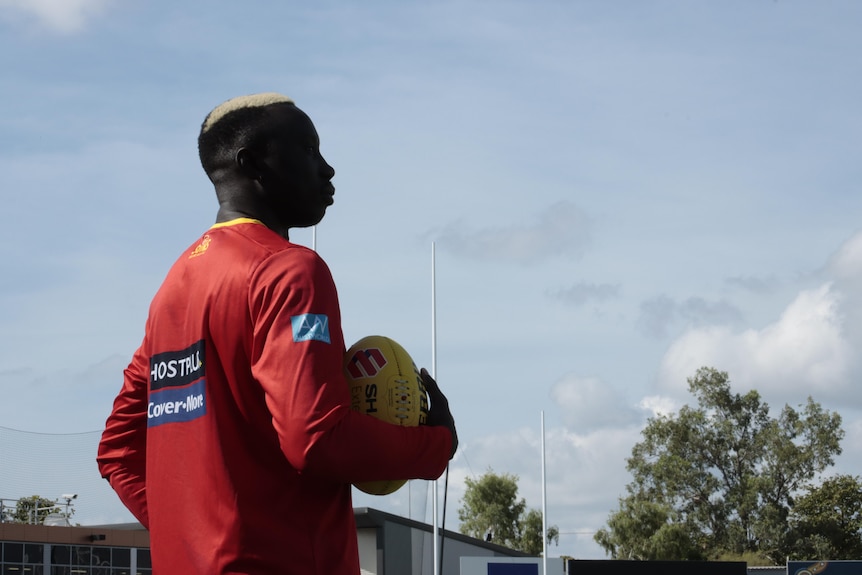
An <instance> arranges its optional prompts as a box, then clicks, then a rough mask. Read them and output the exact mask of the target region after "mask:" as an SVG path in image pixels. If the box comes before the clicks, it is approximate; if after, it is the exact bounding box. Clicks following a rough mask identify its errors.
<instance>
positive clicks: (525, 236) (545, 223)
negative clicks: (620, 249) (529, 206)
mask: <svg viewBox="0 0 862 575" xmlns="http://www.w3.org/2000/svg"><path fill="white" fill-rule="evenodd" d="M591 229H592V222H591V220H590V218H589V216H587V214H586V213H585V212H584V211H583V210H581V209H580V208H578V207H577V206H575V205H574V204H572V203H570V202H565V201H563V202H558V203H556V204H554V205H552V206H550V207H549V208H548V209H547V210H545V211H544V212H542V213H540V214H539V216H538V219H537V220H536V221H535V222H533V223H528V224H514V225H511V226H501V227H494V228H486V229H484V230H478V231H472V230H468V229H465V227H464V225H463V223H461V222H456V223H453V224H450V225H448V226H447V227H445V228H444V229H443V230H441V231H440V233H439V236H438V240H437V242H438V244H439V246H440V248H441V249H445V250H448V251H449V252H451V253H453V254H456V255H460V256H462V257H465V258H468V259H478V260H496V261H508V262H514V263H518V264H523V265H529V264H533V263H537V262H539V261H544V260H546V259H548V258H550V257H554V256H565V257H578V256H580V255H582V254H583V251H584V249H585V247H586V246H587V244H589V242H590V237H591Z"/></svg>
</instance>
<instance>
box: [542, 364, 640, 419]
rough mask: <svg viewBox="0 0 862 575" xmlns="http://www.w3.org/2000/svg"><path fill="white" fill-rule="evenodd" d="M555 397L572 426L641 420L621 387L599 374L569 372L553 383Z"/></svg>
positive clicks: (552, 391)
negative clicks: (592, 375) (599, 377)
mask: <svg viewBox="0 0 862 575" xmlns="http://www.w3.org/2000/svg"><path fill="white" fill-rule="evenodd" d="M551 399H553V400H554V402H555V403H556V404H557V405H558V406H559V407H560V411H561V412H562V416H563V421H564V422H565V423H566V426H567V427H568V428H569V429H576V430H582V431H583V430H591V429H601V428H606V427H617V426H619V425H627V424H631V423H634V422H637V421H639V414H638V413H637V411H636V410H634V409H632V408H629V407H626V404H625V401H624V400H623V398H622V397H621V396H620V394H619V393H617V391H616V390H615V389H614V388H613V387H611V386H610V385H608V384H607V383H605V382H603V381H601V380H600V379H598V378H595V377H578V376H576V375H567V376H566V377H564V378H563V379H561V380H560V381H558V382H557V383H555V384H554V385H553V387H551Z"/></svg>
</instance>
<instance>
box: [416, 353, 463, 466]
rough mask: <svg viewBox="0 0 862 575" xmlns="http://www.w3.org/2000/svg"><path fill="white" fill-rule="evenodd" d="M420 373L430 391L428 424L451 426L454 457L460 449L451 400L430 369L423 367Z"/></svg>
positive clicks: (451, 454) (426, 388)
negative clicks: (430, 372)
mask: <svg viewBox="0 0 862 575" xmlns="http://www.w3.org/2000/svg"><path fill="white" fill-rule="evenodd" d="M419 373H420V375H421V376H422V383H423V384H424V385H425V391H427V392H428V400H429V403H430V406H429V408H428V418H427V420H426V425H442V426H444V427H448V428H449V431H450V432H452V453H450V454H449V459H452V458H453V457H455V452H456V451H457V450H458V432H457V431H455V419H454V418H453V417H452V412H451V411H449V400H448V399H446V396H445V395H443V392H442V391H440V387H439V386H438V385H437V382H436V381H434V378H433V377H431V374H429V373H428V370H426V369H425V368H424V367H423V368H422V370H421V371H420V372H419Z"/></svg>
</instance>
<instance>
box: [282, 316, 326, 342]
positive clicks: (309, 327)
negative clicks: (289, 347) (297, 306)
mask: <svg viewBox="0 0 862 575" xmlns="http://www.w3.org/2000/svg"><path fill="white" fill-rule="evenodd" d="M290 326H291V329H293V341H295V342H300V341H322V342H323V343H330V341H329V317H328V316H326V315H325V314H320V313H304V314H302V315H295V316H292V317H291V318H290Z"/></svg>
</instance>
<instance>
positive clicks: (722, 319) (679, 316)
mask: <svg viewBox="0 0 862 575" xmlns="http://www.w3.org/2000/svg"><path fill="white" fill-rule="evenodd" d="M741 320H742V312H741V311H739V309H738V308H737V307H736V306H734V305H733V304H731V303H729V302H727V301H725V300H721V301H717V302H710V301H707V300H705V299H703V298H700V297H690V298H688V299H686V300H685V301H683V302H677V301H676V300H674V299H672V298H670V297H669V296H666V295H660V296H657V297H654V298H651V299H648V300H645V301H643V302H641V306H640V316H639V317H638V321H637V327H638V329H639V330H640V331H641V332H642V333H643V334H644V335H647V336H649V337H658V338H661V337H666V336H667V335H668V332H669V331H670V329H671V327H673V325H675V324H680V323H681V324H684V325H686V326H699V325H705V324H711V323H720V324H731V325H732V324H735V323H738V322H740V321H741Z"/></svg>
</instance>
